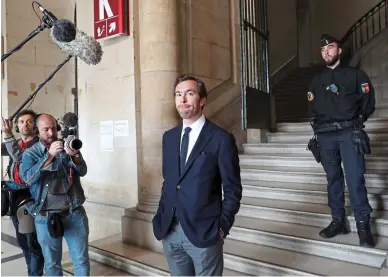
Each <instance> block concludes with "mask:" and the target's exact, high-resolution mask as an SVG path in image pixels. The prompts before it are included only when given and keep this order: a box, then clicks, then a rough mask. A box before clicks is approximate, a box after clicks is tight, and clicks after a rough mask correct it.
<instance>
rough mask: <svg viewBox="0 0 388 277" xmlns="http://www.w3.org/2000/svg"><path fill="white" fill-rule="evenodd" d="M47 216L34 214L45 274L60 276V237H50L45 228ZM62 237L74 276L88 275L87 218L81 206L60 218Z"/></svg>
mask: <svg viewBox="0 0 388 277" xmlns="http://www.w3.org/2000/svg"><path fill="white" fill-rule="evenodd" d="M47 219H48V217H47V216H42V215H36V216H35V228H36V233H37V235H38V241H39V243H40V245H42V250H43V255H44V260H45V273H46V275H47V276H62V275H63V272H62V264H61V261H62V237H60V238H52V237H51V236H50V233H49V231H48V228H47ZM61 219H62V224H63V227H64V237H65V239H66V242H67V245H68V247H69V254H70V258H71V261H72V262H73V265H74V275H75V276H89V275H90V262H89V253H88V237H89V220H88V217H87V215H86V212H85V209H84V208H83V207H80V208H78V209H77V210H75V211H74V212H72V213H70V214H69V215H68V216H64V217H62V218H61Z"/></svg>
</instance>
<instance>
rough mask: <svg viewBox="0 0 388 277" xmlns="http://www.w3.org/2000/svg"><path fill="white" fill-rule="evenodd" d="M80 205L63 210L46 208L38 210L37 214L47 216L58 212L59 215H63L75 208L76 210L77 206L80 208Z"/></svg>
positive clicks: (73, 210) (68, 213)
mask: <svg viewBox="0 0 388 277" xmlns="http://www.w3.org/2000/svg"><path fill="white" fill-rule="evenodd" d="M81 207H82V206H78V207H77V208H74V209H71V208H67V209H64V210H46V211H40V212H39V215H40V216H49V215H50V214H54V213H55V214H58V215H59V216H61V217H65V216H68V215H70V213H71V212H75V211H76V210H78V209H79V208H81Z"/></svg>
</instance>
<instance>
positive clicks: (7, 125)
mask: <svg viewBox="0 0 388 277" xmlns="http://www.w3.org/2000/svg"><path fill="white" fill-rule="evenodd" d="M35 117H36V113H35V112H34V111H32V110H23V111H21V112H20V113H19V114H18V115H17V116H16V118H15V125H16V126H15V130H16V132H17V133H20V135H21V138H20V139H16V138H15V136H14V134H13V132H12V125H13V124H12V121H10V120H9V119H4V118H2V121H1V130H2V133H3V135H4V143H2V145H1V146H2V147H1V148H2V151H1V154H2V156H9V157H10V163H9V165H8V168H7V174H8V176H9V179H10V181H2V185H5V187H4V188H2V189H4V190H8V189H10V190H12V191H13V193H12V194H6V196H5V197H7V198H8V197H9V195H12V198H14V199H7V201H4V202H8V204H9V203H14V202H17V200H16V198H18V197H19V196H20V195H22V194H23V195H26V194H29V192H28V187H27V186H26V184H25V183H24V182H23V180H22V179H21V178H20V167H21V166H20V164H21V160H22V154H23V151H24V150H25V149H27V148H29V147H31V146H32V145H33V144H35V143H36V142H37V141H38V138H37V136H36V135H35V134H34V132H33V126H34V121H35ZM19 192H20V193H19ZM2 193H3V191H2ZM4 200H5V199H4ZM3 205H5V206H6V207H4V210H6V211H9V215H10V217H11V219H12V222H13V225H14V226H15V230H16V240H17V242H18V244H19V246H20V248H21V249H22V251H23V255H24V258H25V260H26V264H27V270H28V275H29V276H42V275H43V267H44V259H43V254H42V249H41V247H40V245H39V243H38V240H37V235H36V231H33V232H32V233H24V231H21V230H20V228H19V227H20V226H19V220H18V216H17V212H16V211H15V209H16V207H14V205H6V204H5V203H2V209H3ZM9 206H11V207H9ZM2 214H3V211H2ZM19 231H21V232H22V233H21V232H19ZM27 232H29V231H27Z"/></svg>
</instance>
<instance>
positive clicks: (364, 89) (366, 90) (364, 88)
mask: <svg viewBox="0 0 388 277" xmlns="http://www.w3.org/2000/svg"><path fill="white" fill-rule="evenodd" d="M361 90H362V92H363V93H369V91H370V89H369V84H368V83H364V84H361Z"/></svg>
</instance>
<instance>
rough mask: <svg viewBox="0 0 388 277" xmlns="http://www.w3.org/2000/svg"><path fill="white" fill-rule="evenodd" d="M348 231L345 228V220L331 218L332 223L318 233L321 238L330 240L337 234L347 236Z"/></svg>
mask: <svg viewBox="0 0 388 277" xmlns="http://www.w3.org/2000/svg"><path fill="white" fill-rule="evenodd" d="M348 233H349V229H348V227H347V226H346V222H345V218H341V217H333V221H332V222H331V223H330V225H329V226H327V227H326V228H325V229H323V230H322V231H320V232H319V235H320V236H321V237H323V238H327V239H330V238H332V237H335V236H336V235H339V234H348Z"/></svg>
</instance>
